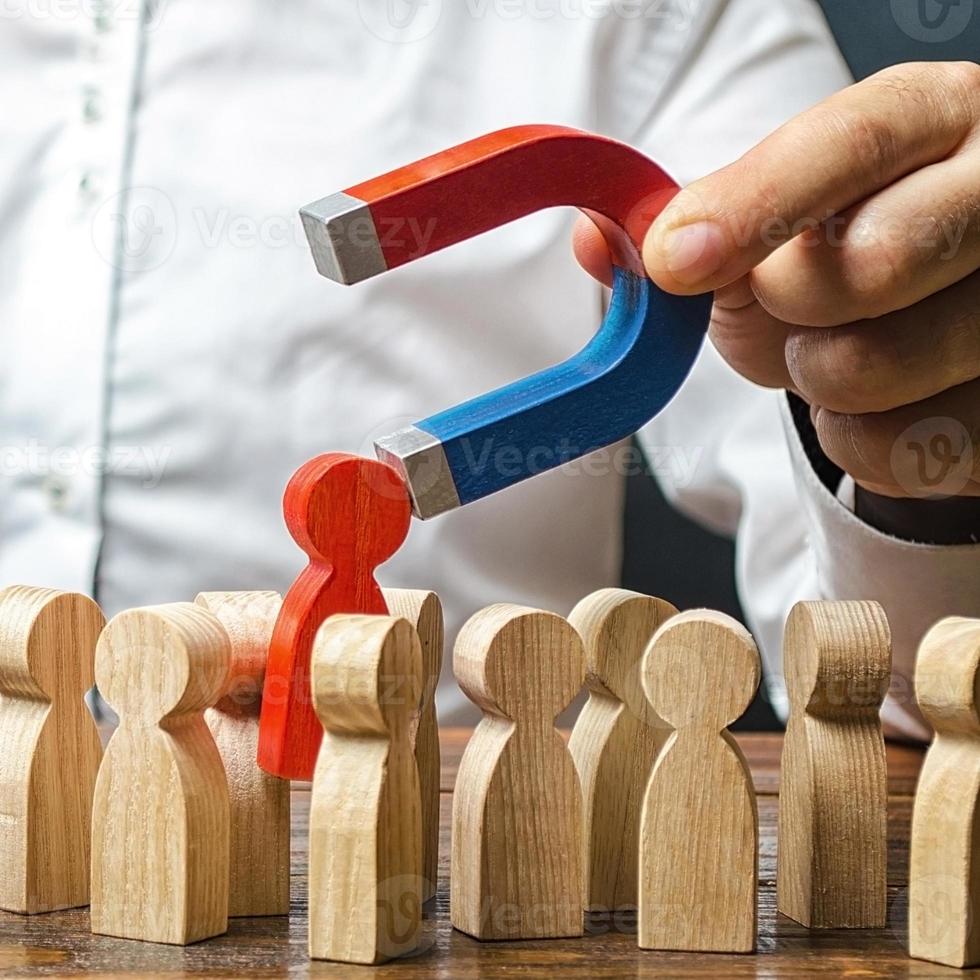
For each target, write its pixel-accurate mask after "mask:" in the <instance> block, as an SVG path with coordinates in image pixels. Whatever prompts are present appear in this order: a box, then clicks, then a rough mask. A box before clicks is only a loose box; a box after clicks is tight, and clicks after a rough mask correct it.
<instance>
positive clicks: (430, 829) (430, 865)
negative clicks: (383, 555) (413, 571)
mask: <svg viewBox="0 0 980 980" xmlns="http://www.w3.org/2000/svg"><path fill="white" fill-rule="evenodd" d="M381 591H382V593H383V594H384V599H385V602H386V603H387V605H388V609H389V611H390V612H391V615H392V616H402V617H404V618H405V619H407V620H408V621H409V622H410V623H411V624H412V625H413V626H414V627H415V632H416V633H418V636H419V643H420V645H421V648H422V685H421V687H422V697H421V702H420V705H419V713H418V722H417V724H416V726H415V730H414V732H413V738H414V746H415V764H416V767H417V768H418V772H419V789H420V792H421V794H422V875H423V878H424V883H423V888H422V901H423V902H427V901H429V899H431V898H432V896H433V895H435V893H436V879H437V877H438V873H439V775H440V766H439V723H438V720H437V719H436V687H438V685H439V674H440V673H441V671H442V653H443V647H444V645H445V626H444V622H443V615H442V603H441V602H440V601H439V596H437V595H436V594H435V592H425V591H422V590H418V589H382V590H381Z"/></svg>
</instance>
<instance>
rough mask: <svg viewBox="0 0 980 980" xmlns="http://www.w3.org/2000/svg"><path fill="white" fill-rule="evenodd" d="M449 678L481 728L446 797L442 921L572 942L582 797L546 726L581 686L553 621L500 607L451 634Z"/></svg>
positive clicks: (560, 623) (579, 656)
mask: <svg viewBox="0 0 980 980" xmlns="http://www.w3.org/2000/svg"><path fill="white" fill-rule="evenodd" d="M453 668H454V670H455V673H456V678H457V680H458V681H459V683H460V686H461V687H462V688H463V691H464V692H465V693H466V695H467V697H469V698H470V700H472V701H473V702H474V703H475V704H476V705H477V707H479V708H480V709H481V711H482V712H483V720H482V721H481V722H480V724H479V725H478V726H477V728H476V730H475V731H474V733H473V738H472V739H471V741H470V743H469V745H467V747H466V752H465V753H464V755H463V758H462V761H461V762H460V766H459V775H458V778H457V782H456V792H455V795H454V797H453V839H452V856H451V860H452V873H451V878H452V891H451V913H450V914H451V918H452V923H453V925H454V926H455V927H456V928H457V929H460V930H461V931H463V932H466V933H469V935H471V936H474V937H476V938H477V939H529V938H549V937H557V936H578V935H581V934H582V927H583V924H582V923H583V916H582V909H583V904H584V896H583V892H582V883H583V875H582V829H583V828H582V798H581V788H580V785H579V779H578V774H577V773H576V771H575V763H574V762H573V760H572V757H571V754H570V753H569V751H568V748H567V746H566V745H565V743H564V741H563V739H562V737H561V736H560V735H559V734H558V731H557V730H556V729H555V727H554V720H555V718H556V716H557V715H558V714H559V712H561V711H562V710H563V709H564V708H565V707H567V705H568V704H569V702H570V701H571V700H572V699H573V698H574V697H575V695H576V694H577V693H578V691H579V689H580V688H581V686H582V683H583V681H584V679H585V651H584V650H583V647H582V641H581V639H580V637H579V635H578V633H577V632H576V631H575V630H574V629H573V628H572V627H571V626H570V625H569V624H568V622H567V621H566V620H564V619H563V618H562V617H561V616H557V615H555V614H554V613H548V612H541V611H538V610H535V609H528V608H525V607H523V606H515V605H508V604H500V605H494V606H488V607H487V608H486V609H484V610H482V611H481V612H478V613H477V614H476V615H475V616H473V617H472V618H471V619H470V620H469V622H467V623H466V625H465V626H464V627H463V629H462V630H461V632H460V634H459V637H458V639H457V641H456V648H455V651H454V655H453Z"/></svg>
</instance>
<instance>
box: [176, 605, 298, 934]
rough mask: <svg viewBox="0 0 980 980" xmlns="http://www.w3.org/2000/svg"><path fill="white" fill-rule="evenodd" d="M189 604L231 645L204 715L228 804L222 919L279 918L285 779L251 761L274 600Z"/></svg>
mask: <svg viewBox="0 0 980 980" xmlns="http://www.w3.org/2000/svg"><path fill="white" fill-rule="evenodd" d="M195 602H196V603H197V604H198V605H199V606H203V607H204V608H205V609H208V610H209V611H210V612H212V613H214V615H215V616H217V618H218V620H219V621H220V622H221V625H222V626H224V628H225V632H226V633H227V634H228V639H229V641H230V643H231V662H230V666H229V670H228V678H227V681H226V683H225V689H224V692H223V694H222V697H221V699H220V700H219V701H218V703H217V704H216V705H215V706H214V707H213V708H208V710H207V711H206V712H205V713H204V719H205V721H206V722H207V723H208V728H210V729H211V734H212V735H213V736H214V741H215V744H216V745H217V746H218V752H219V753H220V754H221V761H222V763H223V764H224V767H225V774H226V775H227V777H228V794H229V797H230V800H231V849H230V859H229V888H228V915H229V916H260V915H287V914H288V913H289V781H288V780H285V779H279V778H277V777H276V776H270V775H269V774H268V773H267V772H264V771H263V770H262V769H260V768H259V766H258V763H257V762H256V761H255V757H256V752H257V749H258V740H259V710H260V708H261V705H262V681H263V678H264V676H265V665H266V659H267V657H268V654H269V641H270V640H271V638H272V629H273V627H274V626H275V622H276V616H278V615H279V608H280V606H281V605H282V597H281V596H280V595H279V593H278V592H202V593H201V594H200V595H198V597H197V599H196V600H195Z"/></svg>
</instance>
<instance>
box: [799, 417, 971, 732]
mask: <svg viewBox="0 0 980 980" xmlns="http://www.w3.org/2000/svg"><path fill="white" fill-rule="evenodd" d="M782 412H783V424H784V427H785V429H786V437H787V440H788V442H789V448H790V455H791V456H792V459H793V468H794V471H795V475H796V483H797V488H798V490H799V493H800V499H801V505H802V509H803V514H804V517H805V521H806V526H807V534H808V539H809V545H810V548H811V550H812V551H813V554H814V557H815V561H816V570H817V590H818V593H819V594H818V595H817V596H815V598H818V599H873V600H876V601H878V602H880V603H881V605H882V606H883V607H884V609H885V612H886V613H887V615H888V620H889V623H890V625H891V632H892V683H891V688H890V690H889V692H888V695H887V696H886V698H885V703H884V705H883V707H882V713H881V716H882V722H883V724H884V728H885V734H886V735H889V736H891V737H897V738H908V739H915V740H925V739H928V738H929V737H930V732H929V728H928V726H927V725H926V723H925V722H924V721H923V719H922V716H921V714H920V713H919V710H918V706H917V705H916V703H915V694H914V688H913V677H914V672H915V655H916V650H917V648H918V644H919V641H920V640H921V639H922V637H923V635H924V634H925V633H926V631H927V630H928V629H929V628H930V627H931V626H932V625H933V624H934V623H935V622H937V621H938V620H939V619H942V618H943V617H945V616H954V615H955V616H972V617H978V618H980V544H959V545H936V544H920V543H917V542H915V541H908V540H903V539H901V538H898V537H895V536H894V535H891V534H888V533H886V532H884V531H881V530H878V529H877V528H874V527H871V526H870V525H869V524H866V523H865V522H864V521H863V520H861V519H860V518H859V517H858V516H857V515H856V514H854V513H853V512H852V511H851V510H849V509H848V507H846V506H845V505H844V504H843V503H842V502H841V501H840V500H839V499H838V498H837V489H838V487H836V486H832V483H833V479H832V478H833V473H832V472H830V471H828V469H827V468H826V467H824V466H822V464H821V463H820V461H819V459H818V460H817V461H816V463H814V461H813V460H812V459H811V455H810V454H808V452H807V450H806V448H805V441H806V439H807V433H806V431H805V429H804V430H803V431H801V429H800V427H798V425H797V422H796V421H795V420H794V414H798V413H794V412H793V410H792V408H791V403H790V401H789V399H783V402H782ZM838 472H839V471H838ZM839 482H840V481H839V480H838V483H839Z"/></svg>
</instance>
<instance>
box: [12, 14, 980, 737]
mask: <svg viewBox="0 0 980 980" xmlns="http://www.w3.org/2000/svg"><path fill="white" fill-rule="evenodd" d="M0 19H2V20H3V21H4V23H3V25H2V28H0V90H2V91H3V92H4V93H5V96H6V98H5V106H4V111H3V113H2V114H0V452H2V453H3V458H2V460H0V480H2V483H0V500H2V504H0V583H8V582H25V583H30V584H38V585H47V586H53V587H60V588H70V589H78V590H82V591H87V592H93V591H94V592H95V594H96V595H97V597H98V598H99V600H100V601H101V602H102V604H103V605H104V607H105V609H106V611H107V612H108V613H110V614H112V613H114V612H117V611H118V610H120V609H123V608H127V607H130V606H134V605H140V604H145V603H149V602H161V601H172V600H186V599H192V598H193V597H194V595H195V594H196V593H197V592H198V591H200V590H205V589H247V588H277V589H280V590H285V589H286V588H287V587H288V585H289V583H290V581H291V580H292V578H293V576H294V575H295V573H296V572H297V571H298V570H299V568H300V567H301V566H302V564H303V561H304V556H303V555H302V554H301V552H300V551H299V549H298V548H297V547H296V545H295V544H294V543H293V542H292V540H291V539H290V537H289V535H288V534H287V533H286V531H285V529H284V526H283V522H282V518H281V513H280V501H281V496H282V491H283V488H284V486H285V483H286V481H287V480H288V478H289V476H290V474H291V473H292V472H293V471H294V470H295V469H296V467H298V466H299V465H300V464H301V463H302V462H303V461H304V460H306V459H307V458H309V457H311V456H314V455H316V454H318V453H321V452H325V451H330V450H346V451H353V452H360V453H364V454H371V444H372V441H373V439H374V438H375V437H377V436H379V435H383V434H387V433H389V432H391V431H394V430H395V429H397V428H400V427H401V426H402V425H404V424H407V423H409V422H413V421H416V420H417V419H419V418H422V417H424V416H426V415H428V414H431V413H433V412H434V411H436V410H439V409H442V408H446V407H448V406H451V405H453V404H456V403H458V402H460V401H462V400H464V399H466V398H469V397H471V396H472V395H475V394H478V393H480V392H483V391H486V390H488V389H490V388H491V387H495V386H497V385H500V384H502V383H505V382H507V381H510V380H513V379H515V378H518V377H522V376H524V375H526V374H528V373H530V372H532V371H535V370H538V369H540V368H543V367H545V366H547V365H549V364H553V363H556V362H557V361H559V360H561V359H562V358H564V357H565V356H567V355H568V354H570V353H572V352H573V351H574V350H576V349H578V348H579V347H580V346H582V345H583V344H584V343H585V342H586V340H587V339H588V338H589V337H590V336H591V335H592V333H593V332H594V331H595V329H596V327H597V325H598V322H599V319H600V316H601V306H602V291H601V290H600V288H599V287H597V286H596V284H595V283H593V282H592V281H591V280H590V279H589V278H588V276H586V275H585V274H584V273H582V272H581V270H579V269H578V267H577V266H576V265H575V263H574V261H573V259H572V257H571V253H570V248H569V244H568V238H569V229H570V224H571V220H572V214H571V213H568V212H566V211H549V212H545V213H541V214H538V215H534V216H532V217H529V218H527V219H524V220H522V221H520V222H517V223H515V224H512V225H510V226H507V227H505V228H501V229H499V230H497V231H494V232H492V233H490V234H488V235H485V236H482V237H480V238H478V239H475V240H472V241H468V242H465V243H463V244H461V245H459V246H457V247H454V248H452V249H448V250H446V251H444V252H441V253H439V254H437V255H434V256H432V257H429V258H426V259H425V260H423V261H420V262H418V263H413V264H412V265H410V266H407V267H404V268H401V269H397V270H395V271H393V272H391V273H387V274H385V275H383V276H380V277H378V278H377V279H374V280H372V281H369V282H365V283H362V284H360V285H358V286H355V287H349V288H347V287H343V286H338V285H335V284H333V283H330V282H327V281H326V280H324V279H321V278H320V277H319V276H317V274H316V272H315V271H314V268H313V263H312V260H311V258H310V255H309V253H308V249H307V246H306V243H305V239H304V237H303V233H302V230H301V226H300V222H299V220H298V218H297V216H296V211H297V208H298V207H299V206H300V205H303V204H305V203H308V202H309V201H313V200H315V199H317V198H320V197H323V196H325V195H326V194H328V193H331V192H333V191H335V190H340V189H341V188H343V187H346V186H349V185H351V184H353V183H355V182H357V181H359V180H362V179H365V178H367V177H370V176H374V175H376V174H378V173H381V172H383V171H386V170H389V169H391V168H393V167H396V166H400V165H402V164H404V163H407V162H409V161H411V160H414V159H416V158H418V157H420V156H423V155H425V154H428V153H432V152H435V151H437V150H440V149H443V148H446V147H448V146H451V145H453V144H455V143H458V142H460V141H462V140H465V139H468V138H470V137H473V136H476V135H479V134H481V133H484V132H487V131H490V130H493V129H497V128H500V127H503V126H508V125H513V124H517V123H522V122H548V123H556V124H564V125H571V126H576V127H580V128H583V129H588V130H593V131H596V132H600V133H603V134H606V135H609V136H613V137H616V138H618V139H621V140H625V141H627V142H629V143H632V144H634V145H637V146H638V147H640V148H641V149H643V150H644V151H646V152H647V153H648V154H650V155H651V156H653V157H654V158H655V159H657V160H658V161H659V162H660V163H661V164H663V165H664V166H665V167H666V168H667V169H668V170H669V171H671V172H672V173H674V174H675V175H676V176H677V177H678V178H679V179H681V180H683V181H686V180H690V179H692V178H694V177H697V176H700V175H701V174H704V173H706V172H708V171H710V170H712V169H715V168H717V167H719V166H721V165H723V164H725V163H727V162H729V161H730V160H732V159H733V158H734V157H736V156H737V155H738V154H739V153H741V152H743V151H744V150H746V149H747V148H748V147H749V146H750V145H752V144H753V143H754V142H756V141H758V140H759V139H761V138H762V137H763V136H765V135H766V134H767V133H769V132H770V131H771V130H772V129H774V128H775V127H776V126H778V125H779V124H780V123H782V122H783V121H785V120H786V119H787V118H788V117H790V116H792V115H793V114H795V113H797V112H799V111H800V110H802V109H805V108H806V107H808V106H810V105H811V104H813V103H815V102H817V101H819V100H820V99H821V98H823V97H824V96H826V95H828V94H829V93H831V92H832V91H834V90H836V89H839V88H840V87H842V86H844V85H846V84H847V83H848V82H849V80H850V79H849V77H848V74H847V71H846V68H845V66H844V64H843V61H842V59H841V57H840V55H839V53H838V51H837V48H836V47H835V45H834V43H833V41H832V39H831V37H830V35H829V32H828V29H827V26H826V24H825V23H824V21H823V19H822V15H821V14H820V12H819V10H818V9H817V7H816V6H815V5H814V4H812V3H811V2H809V0H781V2H780V3H771V2H766V0H730V2H725V0H526V2H525V0H521V2H512V0H424V2H420V0H414V2H407V0H359V2H354V0H290V2H288V3H275V2H272V0H208V2H207V3H195V2H191V0H158V2H156V3H154V4H152V5H150V4H147V3H141V2H140V0H77V2H75V0H58V2H55V0H50V2H45V0H6V2H5V3H4V5H3V12H2V14H0ZM805 164H806V161H805V160H804V161H801V165H803V166H805ZM493 192H494V191H493V188H492V187H488V188H487V189H486V193H487V194H488V196H489V195H492V194H493ZM783 401H784V396H782V395H781V393H778V392H769V391H763V390H761V389H758V388H755V387H753V386H752V385H750V384H748V383H747V382H745V381H743V380H741V379H740V378H738V377H737V376H736V375H734V374H733V373H732V372H731V371H730V370H729V369H728V368H727V367H726V366H725V365H724V364H723V363H722V361H721V359H720V358H719V357H718V355H717V354H716V353H715V352H714V350H713V349H711V348H706V350H705V351H704V353H703V355H702V357H701V360H700V362H699V364H698V366H697V368H696V369H695V372H694V374H693V376H692V378H691V379H690V380H689V382H688V384H687V385H686V386H685V388H684V389H683V391H682V392H681V394H680V395H679V396H678V397H677V398H676V399H675V401H674V402H673V404H672V405H671V406H670V407H669V408H668V409H667V411H665V412H664V413H663V414H662V415H661V416H660V418H658V419H657V420H656V421H655V422H654V423H653V424H652V425H651V426H650V427H649V429H648V430H647V431H646V432H645V433H644V439H645V440H646V444H647V445H648V446H650V447H653V451H652V459H653V461H654V468H655V470H657V471H658V473H659V475H660V476H661V479H662V482H663V484H664V486H665V489H666V491H667V492H668V494H669V495H670V496H671V497H672V498H673V499H674V500H675V501H676V503H677V505H678V506H679V507H681V508H682V509H684V510H685V511H687V512H689V513H692V514H694V515H695V516H697V517H698V518H699V519H700V520H702V521H705V522H706V523H709V524H711V525H712V526H714V527H716V528H720V529H722V530H724V531H727V532H730V533H733V534H737V536H738V543H739V559H738V577H739V585H740V589H741V595H742V598H743V601H744V603H745V606H746V609H747V613H748V616H749V620H750V626H751V627H752V628H753V630H754V631H755V634H756V636H757V638H758V640H759V641H760V645H761V646H762V648H763V650H764V654H765V657H766V661H767V666H768V669H769V670H768V673H769V679H770V684H771V687H772V690H773V692H774V693H775V695H776V697H777V699H778V697H779V695H780V691H781V684H780V677H781V669H780V637H781V631H782V624H783V621H784V619H785V616H786V613H787V611H788V609H789V607H790V605H791V604H792V603H793V602H794V601H795V600H797V599H799V598H804V597H810V598H814V597H819V596H826V597H852V596H862V597H871V598H878V599H880V600H881V601H882V602H884V603H885V605H886V607H887V608H888V611H889V613H890V614H891V616H892V623H893V626H894V629H895V643H896V646H895V651H896V663H897V666H898V668H899V673H900V674H903V675H905V676H907V675H908V673H909V669H910V665H911V662H912V656H913V651H914V646H915V643H916V642H917V640H918V638H919V636H920V635H921V633H922V631H923V629H924V628H925V627H926V626H927V625H928V624H929V623H930V622H931V621H932V620H934V619H936V618H938V617H939V616H940V615H943V614H945V613H951V612H957V613H961V614H973V615H978V614H980V575H978V567H980V553H978V550H977V548H969V547H966V548H926V547H922V546H917V545H910V544H907V543H902V542H898V541H895V540H894V539H891V538H887V537H886V536H884V535H881V534H878V533H877V532H875V531H873V530H871V529H870V528H867V527H865V526H864V525H861V524H860V522H858V521H857V519H856V518H854V516H853V515H852V514H850V512H849V511H848V510H847V508H846V507H844V506H843V505H842V504H841V503H839V502H838V500H837V499H836V498H835V497H834V495H833V494H832V493H830V492H829V491H827V490H826V489H825V488H824V487H823V486H822V485H820V484H819V481H817V480H816V479H815V477H814V475H813V473H812V471H811V469H810V467H809V464H808V463H807V462H806V460H805V457H804V456H803V454H802V452H801V451H800V447H799V445H798V440H797V439H796V436H795V432H794V431H793V430H792V426H790V427H789V429H788V436H789V438H788V439H787V438H786V436H785V435H784V433H783V432H782V426H781V419H780V415H781V409H780V406H781V405H782V404H783ZM620 459H621V458H620V457H618V456H616V454H608V453H607V454H605V455H601V454H600V456H598V457H597V458H596V459H595V460H592V461H590V465H584V466H583V465H582V464H572V465H571V466H569V467H566V468H565V469H563V470H560V471H557V472H553V473H549V474H546V475H543V476H540V477H538V478H536V479H534V480H531V481H529V482H526V483H523V484H520V485H518V486H516V487H514V488H512V489H510V490H508V491H505V492H503V493H501V494H498V495H496V496H495V497H492V498H489V499H487V500H484V501H481V502H479V503H476V504H473V505H470V506H468V507H466V508H464V509H463V510H461V511H457V512H454V513H451V514H448V515H446V516H444V517H441V518H437V519H435V520H433V521H431V522H429V523H425V524H419V523H416V524H415V526H414V527H413V528H412V531H411V533H410V536H409V540H408V542H407V543H406V545H405V546H404V548H403V549H402V550H401V552H400V553H399V554H398V555H397V556H396V557H395V558H394V559H393V560H392V561H391V562H390V563H389V564H388V565H387V566H385V567H384V568H383V569H382V570H381V572H380V574H379V578H380V579H381V581H382V582H383V584H385V585H398V586H403V587H414V588H433V589H435V590H436V591H438V592H439V593H440V595H441V596H442V599H443V602H444V603H445V606H446V609H447V619H448V625H449V633H450V636H452V634H453V633H454V632H455V629H456V628H457V627H458V626H459V624H460V623H461V622H462V620H463V619H464V618H465V617H466V616H467V615H469V614H471V613H472V612H474V611H475V610H476V609H478V608H480V607H481V606H483V605H486V604H488V603H490V602H497V601H517V602H521V603H524V604H527V605H531V606H536V607H542V608H547V609H554V610H556V611H559V612H563V613H565V612H567V611H568V610H569V609H570V608H571V606H572V605H573V604H574V603H575V602H576V601H577V600H578V599H579V598H581V597H582V596H583V595H585V594H587V593H588V592H590V591H592V590H593V589H596V588H599V587H602V586H606V585H612V584H615V583H616V580H617V577H618V573H619V560H620V554H619V529H620V520H621V511H622V505H623V475H622V473H621V472H620V471H619V469H620V467H618V466H617V465H616V463H617V460H620ZM667 598H669V596H667ZM446 660H447V672H446V677H445V678H444V683H443V687H442V689H441V692H440V702H441V703H440V708H441V711H442V716H443V719H444V720H446V721H451V720H453V719H454V718H458V717H459V710H460V709H461V706H462V705H463V703H464V702H463V699H462V696H461V695H460V694H459V692H458V691H457V690H456V688H455V684H454V683H453V681H452V678H451V674H450V673H449V664H450V662H451V658H450V657H449V656H447V658H446ZM887 718H888V720H889V722H890V723H891V724H892V726H893V727H894V728H895V729H897V730H902V731H905V732H906V733H909V734H921V731H922V730H921V727H919V723H918V722H917V721H916V720H915V717H914V713H913V712H912V711H911V709H910V707H909V702H908V698H907V696H906V697H905V698H904V699H903V698H899V699H897V700H896V701H894V702H893V703H890V704H889V706H888V708H887Z"/></svg>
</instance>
